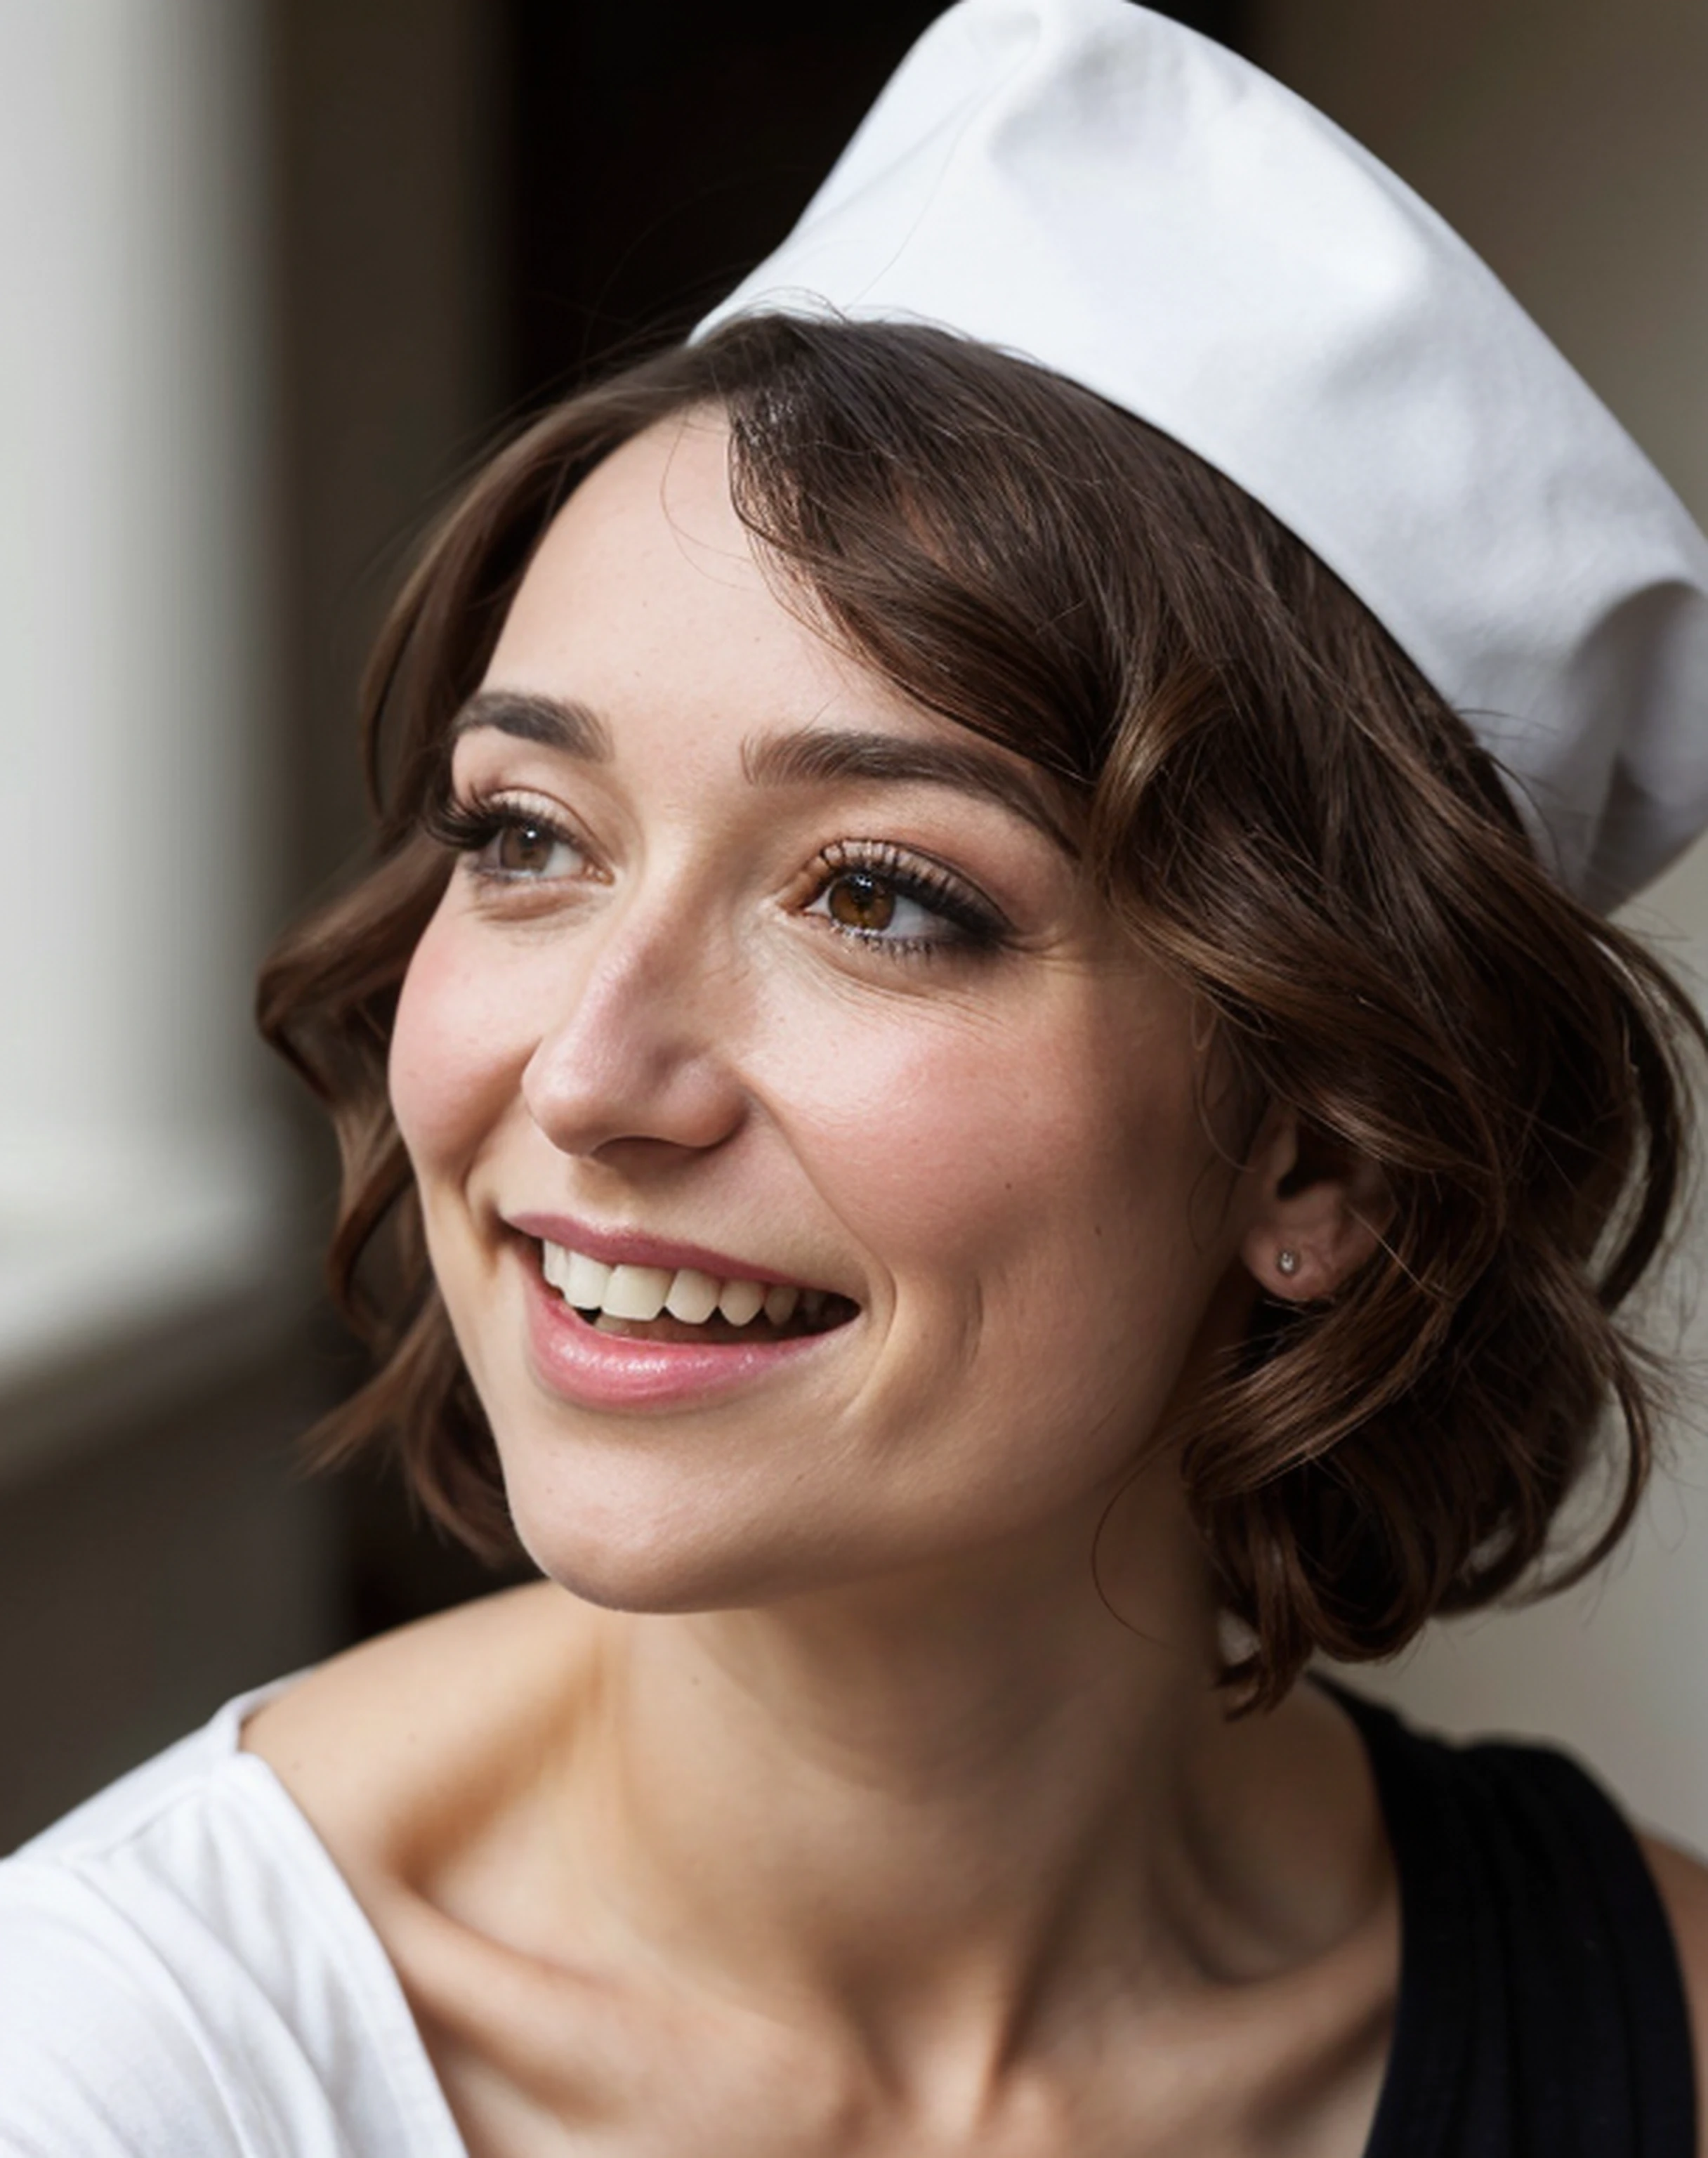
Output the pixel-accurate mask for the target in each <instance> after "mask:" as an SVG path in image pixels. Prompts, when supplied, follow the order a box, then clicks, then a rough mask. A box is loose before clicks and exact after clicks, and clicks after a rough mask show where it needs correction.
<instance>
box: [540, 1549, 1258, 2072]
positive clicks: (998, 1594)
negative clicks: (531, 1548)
mask: <svg viewBox="0 0 1708 2158" xmlns="http://www.w3.org/2000/svg"><path fill="white" fill-rule="evenodd" d="M1132 1511H1133V1513H1134V1514H1135V1515H1139V1517H1140V1518H1143V1512H1142V1510H1140V1509H1137V1508H1136V1509H1133V1510H1132ZM1148 1515H1149V1520H1150V1521H1151V1522H1152V1523H1153V1524H1155V1523H1156V1521H1157V1519H1158V1515H1157V1511H1156V1510H1155V1509H1154V1508H1150V1509H1148ZM1180 1526H1181V1532H1180V1533H1177V1534H1176V1535H1174V1536H1173V1537H1172V1538H1167V1537H1164V1536H1161V1535H1160V1534H1158V1533H1157V1532H1156V1531H1155V1530H1154V1528H1153V1532H1152V1533H1151V1534H1150V1535H1149V1536H1148V1537H1147V1538H1146V1540H1145V1545H1144V1548H1143V1550H1142V1551H1141V1550H1138V1549H1137V1548H1135V1546H1133V1545H1132V1544H1130V1543H1129V1544H1127V1546H1124V1548H1125V1549H1126V1550H1127V1563H1126V1565H1125V1566H1124V1567H1122V1568H1121V1569H1120V1570H1119V1572H1118V1575H1117V1577H1115V1578H1113V1579H1112V1578H1111V1576H1110V1572H1109V1570H1108V1569H1107V1567H1106V1568H1105V1569H1103V1571H1102V1577H1101V1579H1099V1578H1096V1577H1094V1576H1093V1572H1092V1568H1091V1544H1092V1540H1093V1536H1092V1533H1088V1531H1087V1526H1086V1524H1081V1523H1076V1524H1074V1525H1072V1526H1071V1528H1070V1529H1069V1530H1068V1531H1066V1533H1064V1535H1063V1536H1061V1537H1060V1539H1059V1540H1057V1541H1056V1543H1055V1546H1053V1547H1051V1546H1045V1547H1044V1548H1041V1549H1040V1546H1039V1545H1038V1544H1037V1543H1036V1542H1034V1543H1033V1544H1031V1545H1030V1546H1029V1549H1028V1551H1027V1553H1026V1555H1025V1557H1024V1561H1021V1560H1019V1559H1017V1558H1015V1557H1014V1555H1012V1554H1005V1553H988V1554H984V1555H983V1557H981V1558H980V1559H979V1560H978V1561H976V1562H966V1563H964V1564H962V1565H961V1566H959V1567H956V1568H955V1569H953V1570H952V1572H951V1571H950V1570H947V1569H943V1568H939V1569H938V1570H937V1572H935V1574H934V1576H933V1577H931V1579H929V1580H922V1579H916V1578H909V1579H897V1580H893V1581H890V1582H885V1583H881V1584H879V1585H876V1586H873V1585H871V1584H869V1583H868V1584H863V1585H862V1587H861V1588H859V1591H858V1592H853V1591H844V1592H839V1593H824V1594H822V1595H819V1596H817V1597H814V1598H794V1599H792V1600H790V1601H789V1602H787V1603H779V1604H775V1605H771V1606H767V1607H764V1608H759V1609H751V1610H743V1611H736V1612H719V1613H704V1614H696V1615H694V1616H689V1617H668V1618H641V1619H635V1618H625V1619H610V1620H607V1621H606V1622H604V1626H603V1639H602V1646H601V1654H600V1656H599V1659H598V1665H599V1684H598V1686H597V1691H596V1698H597V1703H598V1706H597V1707H596V1710H595V1711H594V1713H593V1715H592V1716H591V1718H590V1719H589V1720H588V1721H587V1722H586V1724H585V1725H584V1727H583V1731H582V1737H581V1742H578V1744H577V1746H576V1748H575V1754H574V1756H573V1757H572V1764H571V1767H570V1771H569V1774H568V1781H567V1784H565V1787H564V1789H565V1797H566V1799H568V1801H569V1803H570V1804H571V1806H572V1807H573V1810H574V1811H575V1814H576V1815H577V1816H578V1819H577V1824H576V1830H577V1832H576V1835H575V1838H574V1839H571V1843H572V1847H574V1848H575V1849H576V1850H577V1851H579V1852H580V1853H581V1863H582V1864H583V1865H584V1866H585V1867H586V1877H587V1879H588V1881H589V1882H600V1883H601V1884H604V1887H603V1894H604V1897H605V1899H606V1906H607V1909H608V1911H609V1913H610V1915H611V1918H612V1922H613V1923H616V1924H617V1925H619V1926H620V1927H622V1928H623V1929H624V1930H631V1929H632V1933H633V1935H634V1936H635V1937H636V1938H637V1939H644V1940H646V1941H647V1942H648V1943H649V1944H651V1946H652V1947H653V1949H655V1950H656V1952H657V1953H658V1954H661V1955H662V1956H663V1957H664V1958H666V1959H668V1961H669V1963H670V1964H671V1966H672V1968H673V1969H675V1970H687V1969H693V1968H695V1967H698V1968H699V1969H700V1970H702V1971H703V1972H704V1973H705V1974H706V1975H708V1977H709V1978H710V1979H711V1980H713V1981H714V1982H715V1983H717V1984H719V1985H724V1986H730V1987H733V1988H734V1989H735V1990H737V1991H739V1992H741V1993H744V1994H770V1995H772V1996H773V1997H775V1995H777V1992H778V1991H779V1990H782V1991H786V1992H787V1995H789V1996H790V1997H791V1998H792V1999H794V2000H796V2001H802V2000H804V2001H818V2003H819V2004H820V2005H821V2006H822V2007H823V2009H824V2010H826V2011H828V2012H832V2013H834V2014H835V2015H836V2016H839V2018H841V2019H843V2020H845V2021H853V2022H854V2023H855V2024H857V2025H858V2026H860V2028H861V2030H862V2032H863V2035H864V2038H865V2041H866V2042H868V2043H869V2044H873V2045H876V2046H880V2047H881V2046H885V2044H886V2042H887V2043H889V2044H893V2045H894V2046H895V2047H901V2046H902V2045H903V2044H904V2042H905V2043H906V2044H907V2045H911V2047H912V2048H913V2049H915V2050H918V2049H920V2048H922V2047H927V2046H936V2047H941V2046H942V2043H943V2042H945V2040H946V2038H947V2032H945V2030H944V2028H943V2024H944V2021H945V2019H946V2017H947V2016H950V2015H952V2014H957V2015H962V2016H968V2015H970V2016H973V2018H975V2019H976V2020H977V2021H978V2024H979V2026H980V2032H981V2035H980V2037H978V2040H977V2041H976V2043H977V2045H978V2049H979V2050H980V2051H981V2052H984V2053H985V2054H986V2055H987V2056H991V2055H997V2056H1000V2055H1001V2054H1003V2053H1004V2052H1009V2051H1011V2050H1012V2049H1013V2048H1014V2047H1018V2046H1019V2045H1020V2044H1021V2043H1023V2042H1024V2039H1025V2037H1026V2036H1027V2035H1028V2034H1029V2033H1035V2026H1036V2025H1037V2023H1038V2022H1039V2021H1040V2018H1041V2019H1043V2020H1045V2021H1047V2018H1048V2011H1049V2004H1050V2001H1052V2000H1053V1999H1062V2000H1077V2001H1081V2002H1082V2001H1083V1999H1084V1991H1083V1989H1084V1984H1085V1980H1086V1974H1087V1972H1088V1971H1091V1970H1099V1971H1102V1972H1104V1973H1106V1974H1107V1973H1110V1972H1115V1973H1118V1974H1119V1978H1120V1983H1121V1984H1122V1987H1123V1989H1124V1990H1125V1992H1126V1993H1127V1996H1128V1997H1129V1998H1130V1997H1132V1995H1133V1993H1134V1991H1135V1990H1137V1991H1138V1992H1139V1993H1141V1994H1142V1993H1143V1992H1144V1991H1146V1990H1158V1991H1160V1990H1168V1991H1169V1992H1170V1993H1178V1991H1179V1987H1180V1985H1181V1984H1182V1983H1183V1982H1185V1981H1186V1980H1189V1978H1190V1977H1191V1976H1192V1975H1194V1974H1197V1975H1200V1976H1202V1975H1205V1974H1206V1973H1207V1972H1209V1971H1210V1970H1213V1969H1214V1968H1215V1967H1217V1966H1218V1965H1221V1964H1240V1963H1241V1961H1242V1959H1243V1960H1249V1959H1250V1955H1251V1952H1252V1941H1251V1937H1250V1934H1251V1929H1250V1928H1249V1926H1248V1925H1246V1918H1248V1917H1249V1913H1243V1914H1241V1913H1236V1910H1235V1908H1234V1907H1235V1905H1236V1903H1237V1902H1238V1897H1237V1896H1236V1895H1235V1896H1232V1897H1231V1895H1230V1886H1231V1881H1232V1880H1233V1877H1235V1876H1236V1875H1237V1874H1238V1873H1239V1872H1240V1871H1241V1862H1242V1861H1241V1860H1239V1859H1238V1858H1237V1857H1231V1856H1230V1852H1229V1850H1228V1847H1227V1845H1228V1839H1227V1838H1226V1836H1225V1835H1223V1834H1221V1832H1220V1831H1221V1830H1222V1828H1223V1827H1224V1826H1225V1825H1226V1823H1227V1822H1228V1820H1230V1818H1231V1807H1230V1791H1231V1789H1237V1787H1238V1786H1239V1784H1241V1772H1240V1771H1239V1769H1238V1768H1237V1766H1236V1763H1237V1761H1238V1759H1239V1758H1240V1757H1241V1756H1242V1755H1250V1754H1251V1753H1254V1752H1256V1751H1258V1750H1261V1748H1260V1746H1257V1745H1254V1743H1253V1741H1254V1740H1256V1741H1261V1738H1262V1727H1259V1726H1255V1725H1239V1726H1230V1725H1229V1723H1228V1722H1227V1719H1226V1711H1225V1706H1224V1704H1223V1702H1222V1701H1221V1700H1220V1697H1219V1696H1216V1695H1215V1692H1214V1691H1213V1687H1212V1684H1211V1676H1212V1669H1213V1666H1212V1659H1211V1649H1212V1644H1213V1640H1214V1624H1215V1621H1214V1612H1213V1608H1212V1605H1211V1602H1210V1597H1209V1594H1208V1592H1207V1586H1206V1583H1205V1580H1204V1577H1203V1574H1202V1572H1201V1567H1200V1562H1199V1560H1198V1558H1197V1556H1196V1546H1195V1542H1194V1541H1192V1540H1191V1539H1190V1537H1189V1532H1185V1531H1184V1525H1180ZM1116 1535H1117V1524H1114V1523H1112V1524H1111V1533H1110V1535H1109V1536H1108V1537H1107V1538H1106V1543H1107V1544H1110V1545H1112V1544H1114V1542H1115V1541H1116ZM1106 1598H1107V1601H1106ZM1111 1606H1113V1607H1114V1608H1113V1610H1112V1608H1111ZM1116 1612H1119V1613H1121V1614H1122V1615H1121V1616H1119V1617H1117V1615H1115V1613H1116ZM1235 1840H1236V1841H1237V1838H1236V1839H1235ZM880 2026H886V2030H885V2029H880ZM886 2032H887V2036H886ZM904 2034H905V2037H904ZM969 2042H973V2041H971V2038H970V2034H969Z"/></svg>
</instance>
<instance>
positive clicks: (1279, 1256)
mask: <svg viewBox="0 0 1708 2158" xmlns="http://www.w3.org/2000/svg"><path fill="white" fill-rule="evenodd" d="M1275 1271H1276V1273H1278V1274H1285V1275H1286V1276H1287V1278H1288V1279H1289V1280H1291V1279H1292V1278H1293V1275H1294V1274H1296V1273H1298V1252H1294V1251H1288V1250H1286V1249H1283V1250H1282V1251H1279V1252H1277V1253H1276V1254H1275Z"/></svg>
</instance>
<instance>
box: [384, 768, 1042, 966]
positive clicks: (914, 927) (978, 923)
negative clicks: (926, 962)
mask: <svg viewBox="0 0 1708 2158" xmlns="http://www.w3.org/2000/svg"><path fill="white" fill-rule="evenodd" d="M421 830H422V832H423V833H424V834H426V837H427V838H429V839H432V840H434V841H436V843H437V844H440V845H441V846H444V847H446V848H449V849H451V850H452V852H454V853H455V854H457V855H459V856H460V857H461V858H462V870H463V871H464V873H465V874H467V875H469V876H471V877H472V878H474V879H475V880H477V883H478V884H479V885H480V886H481V887H482V889H483V890H484V891H486V892H488V894H489V895H490V896H493V897H494V898H495V899H497V900H498V901H500V902H502V901H503V899H504V898H505V897H506V896H510V897H514V898H521V897H523V896H528V895H530V894H533V895H538V896H544V895H545V894H546V893H548V892H550V891H560V890H561V887H562V886H563V885H565V883H568V882H577V883H583V884H585V883H589V882H592V883H603V882H605V881H606V877H605V875H604V873H603V871H602V870H601V867H600V865H599V864H598V862H597V860H596V858H595V856H594V855H593V854H592V852H591V849H590V848H589V847H588V845H587V844H586V841H585V840H584V839H582V838H581V835H580V834H578V833H577V832H575V830H574V829H571V828H570V826H569V825H568V824H567V823H565V821H564V819H563V818H562V816H561V813H558V812H556V811H555V810H548V809H547V808H546V807H545V806H544V804H537V803H534V802H530V801H529V800H527V799H525V798H520V799H519V798H508V797H503V796H493V797H482V796H471V797H468V798H462V797H459V796H457V795H456V794H454V793H452V792H449V791H447V792H445V793H442V794H441V795H439V796H437V797H436V798H434V799H432V800H431V801H430V802H429V803H427V804H426V807H425V808H424V809H423V811H422V813H421ZM792 906H793V908H794V910H795V911H797V912H798V913H799V914H801V915H802V916H805V917H807V918H808V919H812V920H814V921H818V922H823V925H824V927H825V928H826V930H827V931H828V932H829V933H831V934H832V935H833V936H836V937H839V938H841V939H843V940H844V941H845V942H849V943H853V944H855V945H857V946H859V947H861V948H862V949H863V950H869V951H872V952H875V953H884V954H885V955H887V956H888V957H889V958H892V959H916V958H931V957H933V956H937V955H938V954H942V953H960V954H964V955H967V956H974V955H978V954H988V953H993V952H995V951H998V950H999V949H1000V948H1001V947H1004V945H1005V944H1006V943H1007V942H1009V937H1010V931H1009V923H1008V922H1007V919H1006V917H1005V916H1004V915H1003V914H1002V913H1001V912H1000V911H999V910H998V908H997V907H996V906H994V905H993V903H992V902H991V901H988V900H987V899H985V898H984V897H983V895H982V894H980V893H978V892H977V891H975V890H974V889H973V887H972V886H971V885H969V884H968V883H967V882H966V881H965V880H963V879H962V878H961V877H960V876H958V875H957V874H956V873H955V872H954V871H953V870H951V869H950V868H949V867H948V866H947V864H945V863H942V862H940V861H937V860H935V859H934V858H933V857H931V855H928V854H917V853H915V852H914V851H912V850H911V849H907V848H904V847H900V846H898V845H897V844H895V842H894V841H892V840H887V839H839V840H836V841H833V843H832V844H830V845H828V846H827V847H824V848H823V849H820V851H819V853H818V854H817V856H815V858H814V859H813V862H812V863H811V864H810V865H808V868H807V869H806V870H805V871H804V872H803V874H802V878H801V880H800V881H799V883H798V885H797V891H796V893H795V895H794V897H793V900H792Z"/></svg>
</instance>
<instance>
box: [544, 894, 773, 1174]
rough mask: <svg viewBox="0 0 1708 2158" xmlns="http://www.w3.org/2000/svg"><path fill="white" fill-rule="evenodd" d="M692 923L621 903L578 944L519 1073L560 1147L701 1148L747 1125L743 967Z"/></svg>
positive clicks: (674, 913) (669, 912)
mask: <svg viewBox="0 0 1708 2158" xmlns="http://www.w3.org/2000/svg"><path fill="white" fill-rule="evenodd" d="M689 918H690V919H691V916H689ZM575 959H576V961H577V964H576V965H575V969H574V978H573V979H572V980H570V982H568V983H565V992H564V1001H563V1004H562V1005H561V1006H560V1009H559V1010H558V1012H557V1013H556V1014H555V1016H554V1018H553V1020H552V1023H551V1025H550V1029H549V1030H548V1031H546V1032H544V1033H543V1034H542V1035H541V1036H540V1038H539V1041H538V1043H537V1044H536V1045H535V1046H534V1051H533V1053H532V1054H531V1056H529V1060H528V1062H527V1064H526V1066H525V1067H524V1071H523V1074H522V1098H523V1101H524V1103H525V1104H526V1107H527V1108H528V1112H529V1115H530V1116H531V1117H532V1118H533V1119H534V1123H535V1124H536V1125H537V1126H538V1127H539V1129H540V1131H541V1132H542V1133H544V1135H545V1137H546V1138H549V1139H550V1141H551V1143H552V1144H553V1145H554V1146H555V1147H557V1148H558V1149H560V1150H561V1151H562V1152H563V1153H565V1154H581V1155H588V1156H597V1157H600V1158H601V1159H611V1158H612V1157H613V1156H614V1155H615V1154H617V1153H619V1152H621V1151H622V1150H624V1149H628V1148H632V1147H642V1148H658V1147H667V1148H679V1149H689V1150H704V1149H707V1148H710V1147H715V1146H718V1145H720V1144H722V1143H723V1141H725V1139H727V1138H730V1136H731V1134H732V1133H734V1132H735V1130H736V1129H737V1128H738V1127H739V1126H740V1123H741V1121H742V1119H743V1118H744V1116H745V1115H746V1108H747V1099H748V1097H747V1093H746V1087H745V1086H744V1084H743V1082H742V1080H741V1077H740V1071H739V1060H738V1058H737V1056H736V1055H735V1049H736V1035H737V1034H738V1031H739V1025H740V1018H739V1010H738V1006H739V1004H740V997H739V994H738V983H737V974H738V969H737V968H736V966H735V963H734V961H733V959H732V958H731V956H730V954H729V953H727V952H726V951H721V950H720V948H719V947H718V941H717V940H715V939H714V938H711V937H704V936H699V935H696V934H695V932H694V931H693V930H692V929H689V928H684V913H683V912H682V911H678V910H675V909H672V908H668V907H660V908H657V909H645V910H643V909H642V907H641V906H634V907H632V908H625V907H623V906H620V905H619V906H617V907H614V908H613V909H612V910H611V913H610V914H609V915H608V916H606V919H605V920H604V921H603V922H600V923H598V924H593V925H589V926H588V927H586V929H584V931H583V932H582V933H581V937H579V938H578V939H577V940H576V948H575Z"/></svg>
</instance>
